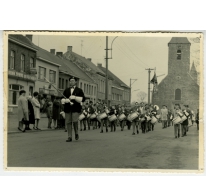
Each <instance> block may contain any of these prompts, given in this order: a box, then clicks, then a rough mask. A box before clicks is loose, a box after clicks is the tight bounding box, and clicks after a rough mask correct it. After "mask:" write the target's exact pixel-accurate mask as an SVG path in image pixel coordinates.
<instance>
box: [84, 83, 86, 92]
mask: <svg viewBox="0 0 206 180" xmlns="http://www.w3.org/2000/svg"><path fill="white" fill-rule="evenodd" d="M84 92H85V93H87V92H86V84H84Z"/></svg>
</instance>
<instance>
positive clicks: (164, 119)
mask: <svg viewBox="0 0 206 180" xmlns="http://www.w3.org/2000/svg"><path fill="white" fill-rule="evenodd" d="M167 115H168V110H167V108H166V106H165V105H163V106H162V109H161V110H160V119H161V121H162V129H164V128H166V127H167Z"/></svg>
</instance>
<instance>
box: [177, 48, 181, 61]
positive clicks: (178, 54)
mask: <svg viewBox="0 0 206 180" xmlns="http://www.w3.org/2000/svg"><path fill="white" fill-rule="evenodd" d="M177 60H181V50H177Z"/></svg>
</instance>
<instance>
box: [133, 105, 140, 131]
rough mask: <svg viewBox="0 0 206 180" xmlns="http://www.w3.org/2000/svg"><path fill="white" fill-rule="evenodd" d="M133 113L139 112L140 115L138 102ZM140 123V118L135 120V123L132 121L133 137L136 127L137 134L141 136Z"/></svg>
mask: <svg viewBox="0 0 206 180" xmlns="http://www.w3.org/2000/svg"><path fill="white" fill-rule="evenodd" d="M133 112H137V113H138V114H140V110H139V104H138V102H136V103H135V106H134V107H133V108H132V109H131V113H133ZM138 121H139V116H138V117H137V118H135V119H133V121H132V129H133V133H132V135H135V127H136V132H137V134H139V128H138Z"/></svg>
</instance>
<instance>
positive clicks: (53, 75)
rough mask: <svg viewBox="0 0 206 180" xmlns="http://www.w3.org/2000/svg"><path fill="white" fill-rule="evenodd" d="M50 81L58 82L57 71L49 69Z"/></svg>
mask: <svg viewBox="0 0 206 180" xmlns="http://www.w3.org/2000/svg"><path fill="white" fill-rule="evenodd" d="M49 81H50V82H51V83H56V71H52V70H50V71H49Z"/></svg>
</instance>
